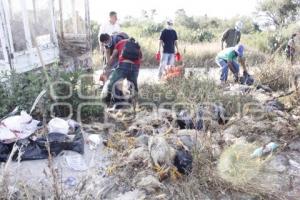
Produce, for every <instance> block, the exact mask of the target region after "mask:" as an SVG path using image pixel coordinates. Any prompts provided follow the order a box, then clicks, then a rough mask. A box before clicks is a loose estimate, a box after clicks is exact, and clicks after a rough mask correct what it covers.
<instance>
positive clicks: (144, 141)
mask: <svg viewBox="0 0 300 200" xmlns="http://www.w3.org/2000/svg"><path fill="white" fill-rule="evenodd" d="M148 142H149V136H148V135H141V136H139V137H138V138H137V139H136V146H137V147H141V146H146V147H148Z"/></svg>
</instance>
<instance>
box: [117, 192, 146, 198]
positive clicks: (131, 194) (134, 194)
mask: <svg viewBox="0 0 300 200" xmlns="http://www.w3.org/2000/svg"><path fill="white" fill-rule="evenodd" d="M133 199H134V200H144V199H146V194H145V192H143V191H141V190H133V191H129V192H126V193H124V194H119V195H118V197H116V198H114V200H133Z"/></svg>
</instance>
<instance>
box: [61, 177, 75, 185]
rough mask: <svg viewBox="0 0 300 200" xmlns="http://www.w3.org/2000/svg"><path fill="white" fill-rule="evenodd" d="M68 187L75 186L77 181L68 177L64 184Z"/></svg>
mask: <svg viewBox="0 0 300 200" xmlns="http://www.w3.org/2000/svg"><path fill="white" fill-rule="evenodd" d="M64 183H65V184H66V185H67V186H68V187H74V186H76V185H77V179H76V178H75V177H73V176H70V177H68V178H67V179H66V180H65V182H64Z"/></svg>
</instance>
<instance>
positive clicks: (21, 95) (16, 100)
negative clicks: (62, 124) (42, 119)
mask: <svg viewBox="0 0 300 200" xmlns="http://www.w3.org/2000/svg"><path fill="white" fill-rule="evenodd" d="M48 73H49V75H50V77H52V78H51V80H50V81H51V85H52V89H53V90H52V92H53V93H54V94H55V95H54V96H53V95H51V93H50V88H49V86H48V84H47V83H46V81H45V78H44V75H43V73H42V72H41V71H35V72H28V73H23V74H17V73H14V72H13V73H12V74H3V75H2V76H1V77H2V78H3V79H4V80H6V81H5V82H1V83H0V97H1V99H0V117H1V116H4V115H6V114H7V113H9V112H10V111H12V110H13V108H14V107H16V106H20V108H21V109H23V110H27V111H29V110H30V108H31V106H32V104H33V102H34V100H35V98H36V97H37V96H38V94H39V93H40V92H41V91H42V90H43V89H48V93H47V95H46V97H45V98H43V100H42V101H41V103H40V104H41V105H39V107H43V108H40V109H39V108H37V109H36V111H35V114H37V115H39V116H40V115H41V114H45V115H46V116H47V117H50V109H51V106H52V105H54V104H56V103H63V104H66V103H67V104H70V105H71V107H72V109H73V113H70V110H69V108H67V107H66V106H63V105H61V106H55V107H54V110H53V111H54V114H55V115H56V116H60V117H67V116H68V115H69V114H71V115H72V116H73V118H75V119H76V117H77V114H78V108H79V106H80V105H81V104H82V103H88V104H92V103H99V100H89V99H85V98H81V96H80V94H81V95H86V96H92V95H93V96H96V95H98V94H97V93H96V91H97V90H95V88H94V87H93V80H92V78H91V77H92V76H83V75H88V74H87V73H86V72H85V71H75V72H72V73H66V72H64V71H63V70H61V69H60V68H58V67H56V66H55V65H54V66H51V67H50V70H49V72H48ZM90 75H91V74H90ZM66 83H68V84H66ZM68 94H72V95H71V96H70V97H68V98H66V99H65V98H56V99H54V97H56V96H57V97H62V96H64V97H65V96H68ZM41 112H43V113H41ZM102 113H103V108H101V107H100V106H97V105H90V106H84V107H83V108H82V110H81V115H82V118H84V119H85V120H87V121H90V120H93V119H95V118H97V119H98V118H99V117H101V116H102Z"/></svg>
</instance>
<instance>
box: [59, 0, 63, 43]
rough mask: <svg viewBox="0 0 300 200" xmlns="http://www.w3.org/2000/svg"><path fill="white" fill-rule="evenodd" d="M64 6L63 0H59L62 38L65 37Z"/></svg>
mask: <svg viewBox="0 0 300 200" xmlns="http://www.w3.org/2000/svg"><path fill="white" fill-rule="evenodd" d="M62 11H63V6H62V0H59V18H60V36H61V39H62V40H63V39H64V19H63V14H62Z"/></svg>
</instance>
